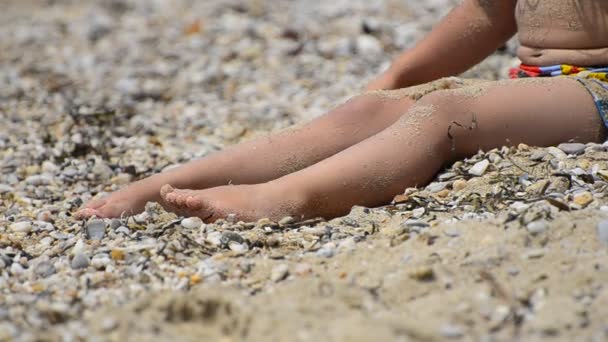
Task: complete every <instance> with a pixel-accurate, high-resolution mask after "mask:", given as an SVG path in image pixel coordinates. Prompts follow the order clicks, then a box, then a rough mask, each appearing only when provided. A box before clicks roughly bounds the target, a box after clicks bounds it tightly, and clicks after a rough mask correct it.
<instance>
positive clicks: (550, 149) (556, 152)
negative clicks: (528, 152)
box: [547, 146, 568, 159]
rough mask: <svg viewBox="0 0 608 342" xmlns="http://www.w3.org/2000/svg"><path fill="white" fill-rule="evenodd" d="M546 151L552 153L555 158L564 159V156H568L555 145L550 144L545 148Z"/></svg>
mask: <svg viewBox="0 0 608 342" xmlns="http://www.w3.org/2000/svg"><path fill="white" fill-rule="evenodd" d="M547 152H549V154H550V155H552V156H553V157H555V158H557V159H565V158H566V157H568V156H567V155H566V154H565V153H564V151H562V150H560V149H559V148H557V147H554V146H551V147H548V148H547Z"/></svg>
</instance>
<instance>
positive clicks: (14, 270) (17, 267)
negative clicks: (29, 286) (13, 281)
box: [11, 262, 25, 276]
mask: <svg viewBox="0 0 608 342" xmlns="http://www.w3.org/2000/svg"><path fill="white" fill-rule="evenodd" d="M24 271H25V269H24V268H23V266H21V264H19V263H18V262H13V263H12V264H11V274H12V275H14V276H17V275H20V274H21V273H23V272H24Z"/></svg>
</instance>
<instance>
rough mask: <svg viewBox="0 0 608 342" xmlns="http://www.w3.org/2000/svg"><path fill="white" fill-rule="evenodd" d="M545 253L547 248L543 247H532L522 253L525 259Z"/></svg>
mask: <svg viewBox="0 0 608 342" xmlns="http://www.w3.org/2000/svg"><path fill="white" fill-rule="evenodd" d="M544 255H545V250H544V249H542V248H537V249H532V250H529V251H527V252H525V253H523V254H522V258H524V259H538V258H542V257H543V256H544Z"/></svg>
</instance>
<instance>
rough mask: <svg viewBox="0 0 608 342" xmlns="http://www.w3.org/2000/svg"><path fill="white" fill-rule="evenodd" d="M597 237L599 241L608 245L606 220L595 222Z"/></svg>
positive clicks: (607, 223) (607, 224)
mask: <svg viewBox="0 0 608 342" xmlns="http://www.w3.org/2000/svg"><path fill="white" fill-rule="evenodd" d="M597 239H598V240H599V242H600V243H602V244H604V245H608V220H602V221H600V222H599V223H598V224H597Z"/></svg>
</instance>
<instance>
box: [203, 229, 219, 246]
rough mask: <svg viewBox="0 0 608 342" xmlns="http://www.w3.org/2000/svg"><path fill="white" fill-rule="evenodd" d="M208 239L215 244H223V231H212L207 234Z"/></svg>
mask: <svg viewBox="0 0 608 342" xmlns="http://www.w3.org/2000/svg"><path fill="white" fill-rule="evenodd" d="M206 240H207V242H209V243H210V244H211V245H213V246H219V245H221V244H222V233H220V232H211V233H209V234H207V238H206Z"/></svg>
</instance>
